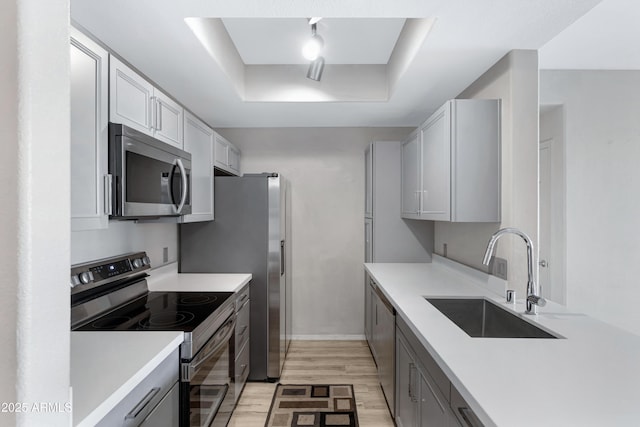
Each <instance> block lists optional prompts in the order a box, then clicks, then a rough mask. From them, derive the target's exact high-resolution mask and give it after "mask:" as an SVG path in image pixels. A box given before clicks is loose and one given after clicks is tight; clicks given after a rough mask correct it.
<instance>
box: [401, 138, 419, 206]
mask: <svg viewBox="0 0 640 427" xmlns="http://www.w3.org/2000/svg"><path fill="white" fill-rule="evenodd" d="M419 139H420V138H419V135H418V132H414V133H412V134H411V135H410V136H409V137H408V138H407V139H406V140H405V141H404V142H403V143H402V180H401V181H402V190H401V196H402V208H401V209H402V210H401V212H402V215H403V216H405V217H409V218H412V217H413V216H415V215H418V214H419V213H420V201H419V197H418V193H419V191H418V182H419V180H420V171H419V168H420V159H419V157H418V152H419V150H420V147H419Z"/></svg>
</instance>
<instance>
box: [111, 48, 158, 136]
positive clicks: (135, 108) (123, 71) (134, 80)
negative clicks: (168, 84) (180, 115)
mask: <svg viewBox="0 0 640 427" xmlns="http://www.w3.org/2000/svg"><path fill="white" fill-rule="evenodd" d="M109 62H110V69H109V119H110V121H112V122H113V123H122V124H123V125H127V126H129V127H132V128H134V129H136V130H138V131H140V132H144V133H146V134H148V135H152V133H153V130H152V124H153V123H152V119H153V117H152V115H153V112H154V110H155V108H154V107H155V104H154V103H153V99H152V98H153V86H152V85H151V83H149V82H148V81H146V80H145V79H144V78H142V77H141V76H140V75H138V73H136V72H135V71H133V70H132V69H131V68H129V67H128V66H126V65H125V64H123V63H122V62H121V61H120V60H118V59H117V58H115V57H114V56H113V55H112V56H111V58H110V60H109Z"/></svg>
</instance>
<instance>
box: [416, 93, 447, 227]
mask: <svg viewBox="0 0 640 427" xmlns="http://www.w3.org/2000/svg"><path fill="white" fill-rule="evenodd" d="M420 134H421V140H422V150H421V151H422V152H421V156H420V157H421V160H422V189H421V191H422V192H421V193H420V215H421V216H423V217H424V218H425V219H431V220H440V221H448V220H449V219H450V218H451V148H450V147H451V113H450V104H449V103H447V104H445V105H444V106H443V107H441V108H440V109H439V110H438V111H437V112H436V113H435V114H433V115H432V116H431V117H430V118H429V119H428V120H427V121H426V122H425V124H424V125H423V126H422V127H421V129H420Z"/></svg>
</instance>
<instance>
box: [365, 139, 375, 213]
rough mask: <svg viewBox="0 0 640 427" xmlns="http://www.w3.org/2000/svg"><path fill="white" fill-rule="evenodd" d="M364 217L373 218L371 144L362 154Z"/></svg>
mask: <svg viewBox="0 0 640 427" xmlns="http://www.w3.org/2000/svg"><path fill="white" fill-rule="evenodd" d="M364 216H365V217H366V218H373V144H369V147H367V149H366V150H365V152H364Z"/></svg>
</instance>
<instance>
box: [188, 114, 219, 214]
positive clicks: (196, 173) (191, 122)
mask: <svg viewBox="0 0 640 427" xmlns="http://www.w3.org/2000/svg"><path fill="white" fill-rule="evenodd" d="M213 135H214V132H213V130H212V129H211V128H209V127H208V126H207V125H206V124H204V123H203V122H202V121H200V120H199V119H198V118H197V117H195V116H194V115H192V114H191V113H189V112H188V111H185V115H184V150H185V151H187V152H189V153H191V214H190V215H185V216H183V217H182V222H198V221H211V220H213V217H214V215H213Z"/></svg>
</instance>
